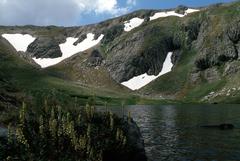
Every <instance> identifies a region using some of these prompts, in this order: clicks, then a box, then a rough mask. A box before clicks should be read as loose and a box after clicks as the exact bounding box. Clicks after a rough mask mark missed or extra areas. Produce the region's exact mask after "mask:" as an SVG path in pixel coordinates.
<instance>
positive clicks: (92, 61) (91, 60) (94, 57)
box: [86, 49, 103, 67]
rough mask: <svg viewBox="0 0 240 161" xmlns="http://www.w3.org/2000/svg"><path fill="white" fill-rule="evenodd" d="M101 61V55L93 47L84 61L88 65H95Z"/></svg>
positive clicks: (98, 64)
mask: <svg viewBox="0 0 240 161" xmlns="http://www.w3.org/2000/svg"><path fill="white" fill-rule="evenodd" d="M102 61H103V57H102V55H101V53H100V52H99V51H98V50H96V49H95V50H93V51H92V52H91V54H90V56H89V57H88V59H87V61H86V62H87V66H88V67H97V66H100V65H101V64H102Z"/></svg>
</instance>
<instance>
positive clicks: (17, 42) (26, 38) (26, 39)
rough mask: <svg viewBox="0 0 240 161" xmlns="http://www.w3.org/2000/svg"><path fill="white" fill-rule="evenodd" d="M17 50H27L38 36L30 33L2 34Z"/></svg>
mask: <svg viewBox="0 0 240 161" xmlns="http://www.w3.org/2000/svg"><path fill="white" fill-rule="evenodd" d="M2 37H4V38H5V39H6V40H7V41H8V42H9V43H10V44H11V45H12V46H13V47H14V48H15V49H16V50H17V51H23V52H26V51H27V47H28V45H30V44H31V43H32V42H33V41H34V40H35V39H36V38H34V37H32V36H31V35H29V34H25V35H23V34H2Z"/></svg>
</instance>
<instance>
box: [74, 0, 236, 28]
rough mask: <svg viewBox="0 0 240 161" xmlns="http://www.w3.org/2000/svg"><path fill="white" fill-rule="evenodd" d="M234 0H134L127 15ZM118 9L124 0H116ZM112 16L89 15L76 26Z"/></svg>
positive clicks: (123, 5) (123, 3) (122, 5)
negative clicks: (142, 11) (140, 10)
mask: <svg viewBox="0 0 240 161" xmlns="http://www.w3.org/2000/svg"><path fill="white" fill-rule="evenodd" d="M233 1H234V0H136V4H135V5H132V6H130V8H129V10H128V11H127V13H129V12H132V11H135V10H139V9H167V8H175V7H177V6H179V5H186V6H189V7H201V6H207V5H210V4H215V3H227V2H233ZM118 4H119V7H126V0H118ZM112 17H114V15H111V14H98V15H97V14H95V13H90V14H86V15H84V18H81V19H79V22H78V24H80V25H85V24H91V23H96V22H100V21H104V20H106V19H109V18H112Z"/></svg>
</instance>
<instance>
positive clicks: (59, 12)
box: [0, 0, 233, 26]
mask: <svg viewBox="0 0 240 161" xmlns="http://www.w3.org/2000/svg"><path fill="white" fill-rule="evenodd" d="M231 1H233V0H0V25H8V26H9V25H40V26H46V25H56V26H78V25H86V24H92V23H97V22H100V21H103V20H106V19H109V18H113V17H116V16H119V15H123V14H126V13H130V12H132V11H135V10H139V9H167V8H175V7H176V6H178V5H186V6H192V7H199V6H206V5H209V4H213V3H220V2H231Z"/></svg>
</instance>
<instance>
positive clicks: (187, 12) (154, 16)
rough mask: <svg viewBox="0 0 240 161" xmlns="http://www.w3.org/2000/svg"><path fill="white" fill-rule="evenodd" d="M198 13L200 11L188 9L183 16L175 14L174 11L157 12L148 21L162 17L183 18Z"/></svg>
mask: <svg viewBox="0 0 240 161" xmlns="http://www.w3.org/2000/svg"><path fill="white" fill-rule="evenodd" d="M198 11H200V10H197V9H191V8H189V9H187V10H186V11H185V14H179V13H176V12H175V11H166V12H157V13H155V14H154V15H153V16H151V17H150V21H152V20H156V19H158V18H162V17H169V16H177V17H184V16H186V15H188V14H190V13H193V12H198Z"/></svg>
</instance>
